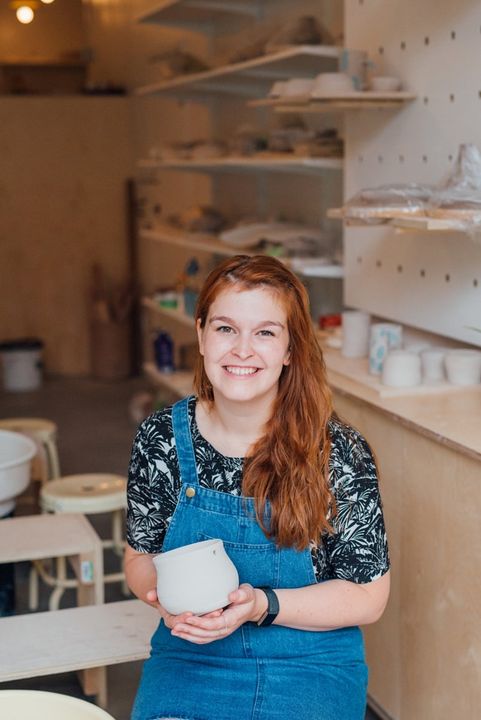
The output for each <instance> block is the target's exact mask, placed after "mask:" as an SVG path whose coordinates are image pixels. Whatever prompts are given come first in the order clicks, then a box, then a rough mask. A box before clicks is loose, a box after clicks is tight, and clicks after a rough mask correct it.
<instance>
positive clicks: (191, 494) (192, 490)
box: [185, 487, 195, 498]
mask: <svg viewBox="0 0 481 720" xmlns="http://www.w3.org/2000/svg"><path fill="white" fill-rule="evenodd" d="M185 494H186V495H187V497H188V498H193V497H194V495H195V488H193V487H188V488H187V490H186V491H185Z"/></svg>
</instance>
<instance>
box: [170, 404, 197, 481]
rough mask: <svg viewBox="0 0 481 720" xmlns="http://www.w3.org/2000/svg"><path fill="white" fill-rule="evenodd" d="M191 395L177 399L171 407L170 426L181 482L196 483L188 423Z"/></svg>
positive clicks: (193, 455)
mask: <svg viewBox="0 0 481 720" xmlns="http://www.w3.org/2000/svg"><path fill="white" fill-rule="evenodd" d="M192 397H193V395H189V396H188V397H185V398H183V400H179V401H178V402H176V403H175V405H174V406H173V407H172V427H173V430H174V440H175V445H176V448H177V457H178V459H179V467H180V477H181V480H182V482H183V483H189V484H190V485H198V484H199V481H198V478H197V468H196V466H195V454H194V446H193V445H192V434H191V432H190V423H189V400H190V399H191V398H192Z"/></svg>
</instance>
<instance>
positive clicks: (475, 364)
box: [444, 348, 481, 385]
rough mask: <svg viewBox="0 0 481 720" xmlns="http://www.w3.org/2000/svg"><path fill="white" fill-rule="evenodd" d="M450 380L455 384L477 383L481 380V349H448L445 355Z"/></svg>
mask: <svg viewBox="0 0 481 720" xmlns="http://www.w3.org/2000/svg"><path fill="white" fill-rule="evenodd" d="M444 364H445V366H446V373H447V376H448V380H449V382H450V383H452V384H453V385H477V384H478V383H479V382H480V380H481V351H479V350H471V349H469V348H466V349H464V348H459V349H457V348H456V349H454V350H448V352H447V353H446V355H445V356H444Z"/></svg>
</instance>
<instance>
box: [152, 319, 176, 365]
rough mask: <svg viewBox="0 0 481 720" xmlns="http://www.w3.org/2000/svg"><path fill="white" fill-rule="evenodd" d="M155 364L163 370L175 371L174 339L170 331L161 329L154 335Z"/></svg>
mask: <svg viewBox="0 0 481 720" xmlns="http://www.w3.org/2000/svg"><path fill="white" fill-rule="evenodd" d="M154 357H155V364H156V365H157V367H158V369H159V370H160V371H161V372H165V373H171V372H174V369H175V368H174V341H173V340H172V338H171V336H170V335H169V333H167V332H164V331H162V330H161V331H160V332H158V333H157V334H156V335H155V337H154Z"/></svg>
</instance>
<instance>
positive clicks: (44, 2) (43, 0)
mask: <svg viewBox="0 0 481 720" xmlns="http://www.w3.org/2000/svg"><path fill="white" fill-rule="evenodd" d="M40 1H41V2H43V4H44V5H51V3H53V1H54V0H40Z"/></svg>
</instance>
